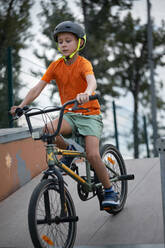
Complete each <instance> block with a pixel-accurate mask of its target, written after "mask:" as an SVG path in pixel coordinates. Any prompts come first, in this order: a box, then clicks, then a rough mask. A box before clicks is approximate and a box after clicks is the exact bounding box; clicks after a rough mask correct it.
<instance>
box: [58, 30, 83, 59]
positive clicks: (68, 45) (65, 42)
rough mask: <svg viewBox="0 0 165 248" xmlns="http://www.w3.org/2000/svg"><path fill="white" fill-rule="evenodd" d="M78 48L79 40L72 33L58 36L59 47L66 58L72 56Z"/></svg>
mask: <svg viewBox="0 0 165 248" xmlns="http://www.w3.org/2000/svg"><path fill="white" fill-rule="evenodd" d="M77 46H78V39H77V37H76V36H75V35H74V34H72V33H59V34H58V47H59V48H60V51H61V53H62V54H63V55H64V56H66V57H67V56H69V55H70V54H72V53H73V52H74V51H75V50H76V49H77Z"/></svg>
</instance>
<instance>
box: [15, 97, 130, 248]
mask: <svg viewBox="0 0 165 248" xmlns="http://www.w3.org/2000/svg"><path fill="white" fill-rule="evenodd" d="M97 97H98V96H97V95H94V96H90V100H94V99H96V98H97ZM70 104H74V106H73V107H72V108H71V109H70V111H73V110H75V109H78V102H77V100H76V99H74V100H71V101H68V102H66V103H65V104H64V105H63V106H60V107H50V108H48V109H44V110H36V109H35V108H28V107H27V106H25V107H24V108H23V109H20V108H18V109H16V117H15V119H17V118H19V117H20V116H21V115H23V114H24V115H25V118H26V121H27V124H28V128H29V131H30V133H31V135H32V138H33V139H34V140H42V141H44V142H45V143H46V145H45V149H46V157H47V164H48V169H46V171H44V172H43V176H42V179H41V181H40V182H39V184H38V185H37V186H36V188H35V189H34V191H33V193H32V195H31V199H30V203H29V208H28V225H29V232H30V236H31V239H32V242H33V245H34V247H35V248H44V247H45V248H46V247H49V248H50V247H63V248H72V247H73V245H74V243H75V239H76V230H77V221H78V216H76V210H75V206H74V201H73V199H72V196H71V194H70V193H69V191H68V189H67V184H66V182H65V180H64V174H65V175H69V176H70V177H71V178H72V179H73V180H75V181H76V182H77V191H78V195H79V197H80V199H81V200H82V201H87V200H90V199H91V198H93V197H95V196H97V198H98V201H99V207H100V210H104V211H106V212H107V213H109V214H113V215H115V214H117V213H119V212H120V211H121V210H122V209H123V207H124V205H125V202H126V198H127V187H128V185H127V180H132V179H134V175H127V171H126V167H125V163H124V160H123V158H122V155H121V153H120V152H119V151H118V150H117V149H116V147H114V146H113V145H111V144H106V145H104V146H103V147H102V148H101V150H100V154H101V158H102V161H103V162H104V164H105V166H106V168H107V171H108V174H109V178H110V181H111V184H112V185H113V187H114V190H115V192H117V193H118V197H119V200H120V204H119V206H118V207H113V208H104V209H103V208H102V206H101V202H102V200H103V196H104V188H103V185H102V183H101V182H100V181H99V180H98V178H97V175H96V173H95V172H94V170H93V169H92V168H91V166H90V164H89V162H88V160H87V157H86V153H85V151H78V150H76V151H75V150H74V151H73V150H64V149H59V148H58V147H57V146H56V145H55V144H54V139H55V138H56V136H57V135H58V134H59V131H60V127H61V124H62V120H63V115H64V111H65V109H66V108H67V106H68V105H70ZM54 111H59V121H58V126H57V130H55V132H54V133H53V134H49V133H40V132H39V131H37V132H36V131H35V130H34V128H33V127H32V124H31V117H32V116H36V115H47V113H50V112H54ZM75 136H76V137H77V139H79V138H81V139H82V137H81V136H80V135H79V134H76V135H75ZM59 155H62V156H64V155H67V156H72V157H73V158H74V159H73V162H72V164H71V166H70V167H68V166H66V165H65V164H64V163H61V162H60V160H59ZM80 159H81V160H82V159H83V161H84V163H85V168H86V173H85V175H81V173H80V170H79V164H78V163H77V161H78V160H80Z"/></svg>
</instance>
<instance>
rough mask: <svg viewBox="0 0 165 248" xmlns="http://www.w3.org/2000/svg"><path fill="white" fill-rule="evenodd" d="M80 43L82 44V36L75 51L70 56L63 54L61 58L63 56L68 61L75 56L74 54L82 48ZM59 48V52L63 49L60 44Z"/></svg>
mask: <svg viewBox="0 0 165 248" xmlns="http://www.w3.org/2000/svg"><path fill="white" fill-rule="evenodd" d="M80 44H81V38H79V39H78V45H77V48H76V50H75V51H74V52H73V53H71V54H70V55H69V56H65V55H63V56H62V57H61V58H63V59H64V60H65V61H68V60H69V59H71V58H73V56H74V55H75V54H76V53H77V52H78V51H79V50H81V49H80ZM57 48H58V50H59V52H60V53H61V50H60V48H59V46H57Z"/></svg>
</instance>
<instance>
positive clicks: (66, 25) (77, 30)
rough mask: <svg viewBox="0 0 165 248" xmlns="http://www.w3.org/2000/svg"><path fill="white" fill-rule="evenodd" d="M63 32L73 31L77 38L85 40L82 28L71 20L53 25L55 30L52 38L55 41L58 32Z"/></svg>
mask: <svg viewBox="0 0 165 248" xmlns="http://www.w3.org/2000/svg"><path fill="white" fill-rule="evenodd" d="M64 32H68V33H73V34H75V35H76V36H77V37H78V38H81V39H83V40H84V41H85V42H86V34H85V32H84V30H83V28H82V27H81V26H80V25H79V24H78V23H75V22H72V21H65V22H61V23H60V24H58V25H57V26H56V27H55V30H54V33H53V35H54V39H55V41H56V42H57V35H58V34H59V33H64ZM85 42H84V43H85Z"/></svg>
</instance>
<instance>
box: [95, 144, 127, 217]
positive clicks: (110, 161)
mask: <svg viewBox="0 0 165 248" xmlns="http://www.w3.org/2000/svg"><path fill="white" fill-rule="evenodd" d="M100 155H101V158H102V161H103V162H104V164H105V165H107V166H106V168H107V171H108V174H109V178H110V181H111V185H112V186H113V188H114V191H115V192H116V193H117V194H118V197H119V200H120V205H119V206H118V207H115V208H112V209H109V210H106V211H107V212H108V213H110V214H117V213H119V212H120V211H121V210H122V209H123V207H124V205H125V201H126V198H127V190H128V183H127V180H123V181H120V180H114V181H113V179H114V178H115V177H116V176H121V175H127V171H126V167H125V163H124V159H123V157H122V155H121V153H120V152H119V151H118V150H117V148H116V147H115V146H113V145H111V144H107V145H104V146H103V147H102V149H101V151H100Z"/></svg>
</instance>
